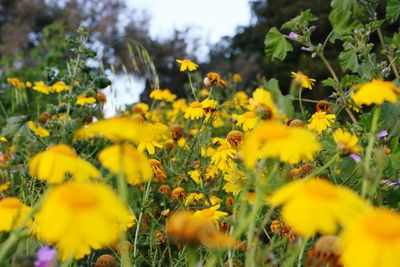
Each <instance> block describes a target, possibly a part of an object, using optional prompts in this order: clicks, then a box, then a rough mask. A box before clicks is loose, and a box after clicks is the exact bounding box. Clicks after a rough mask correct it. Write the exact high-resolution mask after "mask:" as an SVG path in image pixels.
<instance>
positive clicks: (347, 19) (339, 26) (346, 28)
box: [329, 9, 360, 35]
mask: <svg viewBox="0 0 400 267" xmlns="http://www.w3.org/2000/svg"><path fill="white" fill-rule="evenodd" d="M351 14H352V13H351V11H349V10H341V9H334V10H333V11H332V12H331V13H330V14H329V21H330V22H331V24H332V28H333V30H334V31H335V32H336V33H337V34H338V35H343V34H346V33H351V32H352V31H353V30H354V29H355V28H357V27H358V26H359V25H360V23H359V22H358V21H357V20H356V19H354V18H352V16H351Z"/></svg>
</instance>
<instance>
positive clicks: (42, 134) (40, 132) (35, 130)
mask: <svg viewBox="0 0 400 267" xmlns="http://www.w3.org/2000/svg"><path fill="white" fill-rule="evenodd" d="M26 125H27V126H28V128H29V129H30V130H31V131H32V132H33V133H34V134H36V135H37V136H39V137H48V136H49V135H50V133H49V131H47V130H46V129H45V128H43V127H41V126H38V125H36V124H35V123H34V122H33V121H28V122H27V123H26Z"/></svg>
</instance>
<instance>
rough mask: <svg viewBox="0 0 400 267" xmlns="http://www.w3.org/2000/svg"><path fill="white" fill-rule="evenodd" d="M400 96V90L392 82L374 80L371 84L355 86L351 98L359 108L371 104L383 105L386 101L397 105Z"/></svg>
mask: <svg viewBox="0 0 400 267" xmlns="http://www.w3.org/2000/svg"><path fill="white" fill-rule="evenodd" d="M399 94H400V89H399V88H397V87H396V86H395V85H394V84H393V83H392V82H386V81H382V80H378V79H374V80H372V81H371V82H368V83H364V84H359V85H357V86H355V87H354V92H353V93H351V94H350V98H351V99H352V100H353V101H354V102H355V103H356V105H358V106H361V105H367V106H369V105H371V104H377V105H381V104H382V103H383V102H385V101H388V102H392V103H395V102H396V101H397V97H398V96H399Z"/></svg>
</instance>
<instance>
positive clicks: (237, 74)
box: [232, 73, 243, 83]
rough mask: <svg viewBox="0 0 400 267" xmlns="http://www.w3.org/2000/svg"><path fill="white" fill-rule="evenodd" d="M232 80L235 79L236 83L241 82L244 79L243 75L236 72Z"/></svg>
mask: <svg viewBox="0 0 400 267" xmlns="http://www.w3.org/2000/svg"><path fill="white" fill-rule="evenodd" d="M232 81H233V82H234V83H240V82H242V81H243V79H242V76H241V75H240V74H239V73H234V74H233V75H232Z"/></svg>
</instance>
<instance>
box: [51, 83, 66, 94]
mask: <svg viewBox="0 0 400 267" xmlns="http://www.w3.org/2000/svg"><path fill="white" fill-rule="evenodd" d="M51 89H52V90H53V91H55V92H57V93H60V92H63V91H69V90H71V86H69V85H66V84H65V83H64V82H56V83H55V84H53V85H52V86H51Z"/></svg>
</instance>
